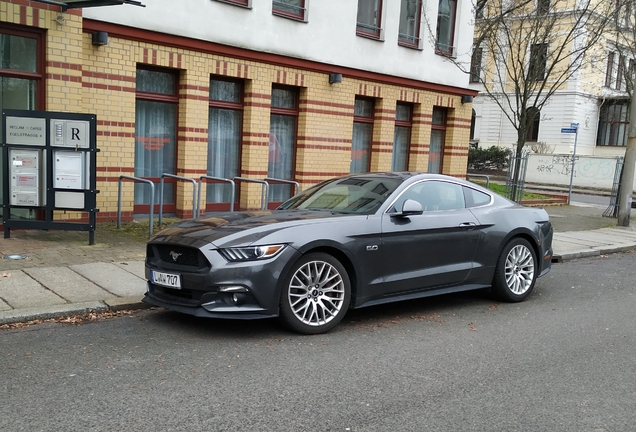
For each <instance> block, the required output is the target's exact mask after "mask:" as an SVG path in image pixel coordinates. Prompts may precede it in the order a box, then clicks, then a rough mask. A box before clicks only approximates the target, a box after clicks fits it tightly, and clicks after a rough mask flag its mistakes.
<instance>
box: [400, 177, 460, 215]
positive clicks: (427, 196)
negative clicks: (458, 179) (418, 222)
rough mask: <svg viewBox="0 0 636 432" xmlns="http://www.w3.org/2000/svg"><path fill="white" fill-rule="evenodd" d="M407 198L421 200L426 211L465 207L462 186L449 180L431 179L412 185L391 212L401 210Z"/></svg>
mask: <svg viewBox="0 0 636 432" xmlns="http://www.w3.org/2000/svg"><path fill="white" fill-rule="evenodd" d="M407 199H411V200H415V201H417V202H419V203H420V204H421V205H422V210H424V211H436V210H456V209H461V208H465V201H464V193H463V191H462V187H461V186H460V185H458V184H455V183H449V182H442V181H433V180H429V181H423V182H420V183H416V184H414V185H412V186H411V187H409V188H408V189H407V190H406V191H404V193H403V194H402V195H401V196H400V198H398V200H397V201H396V202H395V204H394V206H393V208H392V209H391V212H397V211H400V210H401V209H402V204H404V201H406V200H407Z"/></svg>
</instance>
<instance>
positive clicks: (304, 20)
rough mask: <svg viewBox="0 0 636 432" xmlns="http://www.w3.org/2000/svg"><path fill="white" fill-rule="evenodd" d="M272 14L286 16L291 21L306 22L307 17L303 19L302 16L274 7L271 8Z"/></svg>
mask: <svg viewBox="0 0 636 432" xmlns="http://www.w3.org/2000/svg"><path fill="white" fill-rule="evenodd" d="M272 15H275V16H277V17H281V18H287V19H290V20H293V21H298V22H302V23H306V22H308V21H307V19H305V17H304V16H300V15H293V14H290V13H288V12H283V11H278V10H275V9H272Z"/></svg>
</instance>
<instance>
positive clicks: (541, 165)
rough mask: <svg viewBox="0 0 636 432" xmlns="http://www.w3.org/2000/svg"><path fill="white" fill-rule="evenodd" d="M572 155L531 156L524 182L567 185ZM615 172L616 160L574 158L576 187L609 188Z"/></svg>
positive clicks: (587, 157) (588, 157)
mask: <svg viewBox="0 0 636 432" xmlns="http://www.w3.org/2000/svg"><path fill="white" fill-rule="evenodd" d="M572 157H573V156H572V155H546V154H536V155H531V156H530V159H529V160H528V172H527V178H526V181H528V182H537V183H549V184H568V183H569V182H570V175H571V172H572ZM615 171H616V158H604V157H597V156H578V155H577V156H576V157H575V159H574V175H573V176H572V178H573V179H574V183H575V185H577V186H585V187H601V188H611V187H612V183H613V181H614V172H615Z"/></svg>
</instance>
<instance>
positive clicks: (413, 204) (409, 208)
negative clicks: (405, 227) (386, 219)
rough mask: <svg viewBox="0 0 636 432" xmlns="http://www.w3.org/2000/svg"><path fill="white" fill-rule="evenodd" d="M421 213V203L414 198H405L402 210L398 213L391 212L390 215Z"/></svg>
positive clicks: (403, 215) (404, 215)
mask: <svg viewBox="0 0 636 432" xmlns="http://www.w3.org/2000/svg"><path fill="white" fill-rule="evenodd" d="M422 213H424V211H423V210H422V204H420V203H419V202H417V201H415V200H412V199H407V200H406V201H404V203H403V204H402V211H400V212H398V213H393V214H392V215H391V216H395V217H408V216H414V215H421V214H422Z"/></svg>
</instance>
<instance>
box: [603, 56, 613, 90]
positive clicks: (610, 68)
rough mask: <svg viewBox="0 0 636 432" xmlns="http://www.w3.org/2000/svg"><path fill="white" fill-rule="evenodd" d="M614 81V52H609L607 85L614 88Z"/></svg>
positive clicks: (606, 75) (606, 74)
mask: <svg viewBox="0 0 636 432" xmlns="http://www.w3.org/2000/svg"><path fill="white" fill-rule="evenodd" d="M613 82H614V52H613V51H610V53H609V54H607V71H606V73H605V87H608V88H612V83H613Z"/></svg>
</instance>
